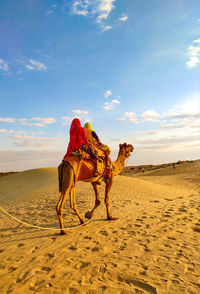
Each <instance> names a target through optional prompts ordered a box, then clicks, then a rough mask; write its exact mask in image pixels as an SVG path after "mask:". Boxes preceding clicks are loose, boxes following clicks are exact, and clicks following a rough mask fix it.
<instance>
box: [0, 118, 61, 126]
mask: <svg viewBox="0 0 200 294" xmlns="http://www.w3.org/2000/svg"><path fill="white" fill-rule="evenodd" d="M0 122H4V123H16V122H19V123H21V124H22V125H29V126H39V127H42V126H44V125H45V124H52V123H55V122H56V120H55V118H52V117H47V118H40V117H33V118H29V119H28V118H19V119H17V118H12V117H0Z"/></svg>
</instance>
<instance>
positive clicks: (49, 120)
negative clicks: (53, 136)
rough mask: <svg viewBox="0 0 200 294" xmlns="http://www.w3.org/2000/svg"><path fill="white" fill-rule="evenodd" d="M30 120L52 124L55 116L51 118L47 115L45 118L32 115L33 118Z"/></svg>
mask: <svg viewBox="0 0 200 294" xmlns="http://www.w3.org/2000/svg"><path fill="white" fill-rule="evenodd" d="M30 120H31V121H38V122H41V123H43V124H52V123H55V122H56V120H55V118H52V117H47V118H41V117H34V118H31V119H30Z"/></svg>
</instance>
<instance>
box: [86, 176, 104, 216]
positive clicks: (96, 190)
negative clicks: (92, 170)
mask: <svg viewBox="0 0 200 294" xmlns="http://www.w3.org/2000/svg"><path fill="white" fill-rule="evenodd" d="M99 185H100V183H98V182H94V183H92V186H93V188H94V193H95V205H94V207H93V209H92V210H91V211H87V212H86V214H85V217H86V218H88V219H90V218H92V216H93V214H94V211H95V209H96V208H97V207H98V206H99V205H100V204H101V201H100V198H99Z"/></svg>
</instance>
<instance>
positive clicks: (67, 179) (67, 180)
mask: <svg viewBox="0 0 200 294" xmlns="http://www.w3.org/2000/svg"><path fill="white" fill-rule="evenodd" d="M119 147H120V148H119V153H118V157H117V160H116V161H114V162H112V166H113V172H112V176H111V178H105V177H104V176H103V175H102V174H100V175H99V176H98V177H90V178H89V179H84V180H82V181H84V182H90V183H92V186H93V189H94V192H95V205H94V207H93V209H92V210H91V211H88V212H86V214H85V217H86V218H89V219H90V218H92V216H93V214H94V211H95V209H96V208H97V207H98V206H99V205H100V203H101V201H100V199H99V185H100V184H101V182H102V181H104V182H105V183H106V188H105V205H106V211H107V219H108V220H115V219H116V218H115V217H113V216H112V215H111V214H110V204H109V193H110V190H111V187H112V184H113V177H114V176H116V175H118V174H119V173H120V172H121V171H122V169H123V168H124V164H125V161H126V159H127V158H128V157H129V156H130V154H131V152H132V151H133V150H134V148H133V146H132V145H131V144H126V143H124V144H120V145H119ZM71 159H72V158H71ZM70 162H72V160H70ZM90 164H91V168H94V166H93V165H92V162H91V163H90ZM81 166H82V159H79V160H77V156H76V158H74V161H73V168H72V167H71V166H70V165H68V164H64V165H63V164H61V165H60V166H59V167H58V173H59V190H60V192H61V196H60V198H59V201H58V204H57V206H56V212H57V215H58V219H59V223H60V229H61V234H66V233H67V232H66V231H65V230H64V226H63V216H62V214H63V205H64V202H65V200H66V197H67V195H68V193H69V195H70V206H71V208H72V209H73V210H74V212H75V213H76V214H77V216H78V218H79V220H80V222H81V223H82V224H84V223H85V222H86V221H85V219H84V218H83V217H82V216H81V215H80V214H79V211H78V209H77V206H76V200H75V181H74V175H75V177H76V179H78V176H79V173H80V169H81ZM104 169H105V163H104V162H102V163H101V170H104Z"/></svg>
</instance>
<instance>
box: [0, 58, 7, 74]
mask: <svg viewBox="0 0 200 294" xmlns="http://www.w3.org/2000/svg"><path fill="white" fill-rule="evenodd" d="M0 70H3V71H5V72H8V71H9V66H8V63H7V62H6V61H4V60H3V59H1V58H0Z"/></svg>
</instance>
